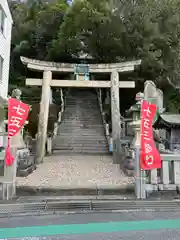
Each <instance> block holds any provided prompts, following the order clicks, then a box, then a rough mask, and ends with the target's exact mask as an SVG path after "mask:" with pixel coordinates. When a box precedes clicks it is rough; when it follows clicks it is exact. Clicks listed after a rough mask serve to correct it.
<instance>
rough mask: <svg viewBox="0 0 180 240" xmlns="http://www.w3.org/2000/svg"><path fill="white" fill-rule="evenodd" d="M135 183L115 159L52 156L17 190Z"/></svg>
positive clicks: (22, 181) (109, 157)
mask: <svg viewBox="0 0 180 240" xmlns="http://www.w3.org/2000/svg"><path fill="white" fill-rule="evenodd" d="M133 182H134V178H131V177H127V176H126V175H125V174H124V173H123V172H122V171H121V170H120V168H119V166H118V165H115V164H113V163H112V157H111V156H82V155H80V156H72V155H71V156H67V155H66V156H50V157H46V158H45V159H44V163H43V164H40V165H38V166H37V169H36V170H35V171H34V172H33V173H32V174H30V175H29V176H27V177H24V178H17V186H28V187H59V188H60V187H65V188H66V187H71V188H81V187H82V188H83V187H95V186H97V187H109V188H110V187H123V186H125V185H128V184H131V183H133Z"/></svg>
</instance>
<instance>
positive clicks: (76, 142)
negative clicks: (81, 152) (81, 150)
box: [53, 139, 108, 147]
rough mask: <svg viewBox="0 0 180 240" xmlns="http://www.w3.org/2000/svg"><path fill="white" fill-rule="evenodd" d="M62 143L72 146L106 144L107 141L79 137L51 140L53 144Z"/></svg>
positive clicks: (59, 144)
mask: <svg viewBox="0 0 180 240" xmlns="http://www.w3.org/2000/svg"><path fill="white" fill-rule="evenodd" d="M62 145H67V146H69V145H73V146H95V147H96V146H107V145H108V144H107V141H105V140H104V141H97V140H89V141H88V140H84V141H83V140H81V139H79V140H78V139H73V140H71V139H69V141H68V140H63V139H61V140H58V141H57V140H55V141H53V146H62Z"/></svg>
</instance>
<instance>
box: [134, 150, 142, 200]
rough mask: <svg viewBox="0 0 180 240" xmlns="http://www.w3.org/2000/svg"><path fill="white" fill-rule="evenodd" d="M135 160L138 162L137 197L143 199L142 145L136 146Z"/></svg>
mask: <svg viewBox="0 0 180 240" xmlns="http://www.w3.org/2000/svg"><path fill="white" fill-rule="evenodd" d="M135 162H136V168H135V170H136V197H137V199H141V182H140V181H141V169H140V146H136V148H135Z"/></svg>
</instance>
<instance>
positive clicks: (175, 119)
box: [154, 113, 180, 128]
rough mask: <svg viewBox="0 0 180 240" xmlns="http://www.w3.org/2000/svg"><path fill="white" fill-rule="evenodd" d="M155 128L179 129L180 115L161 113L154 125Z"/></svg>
mask: <svg viewBox="0 0 180 240" xmlns="http://www.w3.org/2000/svg"><path fill="white" fill-rule="evenodd" d="M154 127H155V128H176V127H178V128H179V127H180V114H173V113H163V114H160V116H159V118H158V119H157V121H156V122H155V124H154Z"/></svg>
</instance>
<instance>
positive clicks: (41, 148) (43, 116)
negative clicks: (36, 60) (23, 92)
mask: <svg viewBox="0 0 180 240" xmlns="http://www.w3.org/2000/svg"><path fill="white" fill-rule="evenodd" d="M51 80H52V72H51V71H44V72H43V81H42V95H41V102H40V113H39V124H38V133H37V145H36V148H37V149H36V163H42V162H43V158H44V156H45V146H46V139H47V125H48V116H49V104H50V97H51V96H50V86H51Z"/></svg>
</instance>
